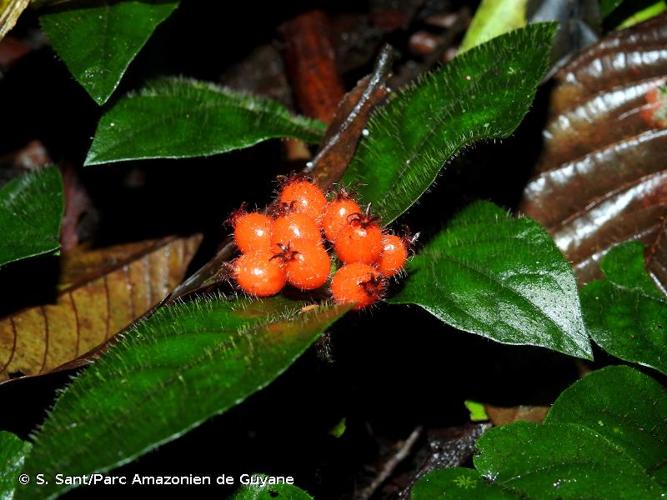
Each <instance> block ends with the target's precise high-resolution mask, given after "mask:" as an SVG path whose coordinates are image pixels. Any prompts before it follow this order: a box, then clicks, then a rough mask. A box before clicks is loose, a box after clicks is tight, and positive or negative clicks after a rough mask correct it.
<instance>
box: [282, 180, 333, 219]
mask: <svg viewBox="0 0 667 500" xmlns="http://www.w3.org/2000/svg"><path fill="white" fill-rule="evenodd" d="M278 202H279V203H280V204H281V205H285V206H287V207H289V209H290V211H292V212H295V213H299V214H304V215H307V216H308V217H311V218H313V219H315V220H319V219H320V218H321V217H322V213H323V212H324V209H325V207H326V205H327V199H326V197H325V196H324V193H323V192H322V190H321V189H320V188H319V187H317V186H316V185H315V184H313V183H312V182H309V181H307V180H303V179H298V180H291V181H288V182H287V183H286V184H285V186H283V188H282V190H281V191H280V195H279V196H278Z"/></svg>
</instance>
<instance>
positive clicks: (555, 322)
mask: <svg viewBox="0 0 667 500" xmlns="http://www.w3.org/2000/svg"><path fill="white" fill-rule="evenodd" d="M407 271H408V278H407V279H406V281H405V285H404V287H403V288H402V289H401V290H400V291H399V292H398V293H397V294H396V295H395V296H393V297H392V298H391V299H389V302H392V303H396V304H417V305H419V306H421V307H423V308H424V309H426V310H427V311H428V312H430V313H431V314H433V315H434V316H436V317H437V318H439V319H440V320H442V321H443V322H445V323H448V324H450V325H453V326H455V327H456V328H459V329H461V330H464V331H467V332H471V333H475V334H478V335H482V336H484V337H488V338H490V339H492V340H495V341H497V342H502V343H506V344H528V345H536V346H541V347H546V348H548V349H553V350H556V351H560V352H563V353H566V354H570V355H572V356H578V357H582V358H590V357H591V346H590V343H589V341H588V336H587V334H586V329H585V327H584V322H583V319H582V315H581V309H580V305H579V297H578V294H577V286H576V282H575V279H574V275H573V273H572V270H571V268H570V266H569V264H568V263H567V262H566V261H565V259H564V258H563V256H562V255H561V254H560V252H559V251H558V249H557V248H556V246H555V244H554V243H553V241H552V239H551V237H550V236H549V234H548V233H547V232H546V231H545V230H544V229H543V228H542V227H541V226H540V225H539V224H537V223H536V222H535V221H533V220H531V219H528V218H513V217H511V216H509V215H508V214H507V213H505V212H504V211H503V210H501V209H500V208H498V207H497V206H495V205H493V204H491V203H487V202H477V203H474V204H472V205H471V206H469V207H467V208H466V209H464V210H463V211H462V212H461V213H459V214H458V215H457V216H456V217H454V219H453V220H452V221H451V222H450V223H449V224H448V226H447V227H446V228H445V229H444V230H442V231H441V232H440V233H439V234H438V235H436V236H435V237H434V238H433V239H432V240H431V241H429V242H428V243H427V244H426V246H425V247H424V249H423V250H422V251H421V252H420V253H419V254H418V255H417V256H415V257H414V258H413V259H412V260H411V261H410V262H409V264H408V267H407Z"/></svg>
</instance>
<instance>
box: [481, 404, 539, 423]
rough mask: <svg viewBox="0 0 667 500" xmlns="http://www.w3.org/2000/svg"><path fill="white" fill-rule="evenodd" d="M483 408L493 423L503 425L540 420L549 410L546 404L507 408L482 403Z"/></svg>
mask: <svg viewBox="0 0 667 500" xmlns="http://www.w3.org/2000/svg"><path fill="white" fill-rule="evenodd" d="M484 410H485V411H486V414H487V415H488V416H489V420H491V422H492V423H493V425H505V424H511V423H512V422H542V421H543V420H544V417H546V416H547V413H548V412H549V407H548V406H527V405H519V406H513V407H509V408H505V407H502V406H493V405H488V404H487V405H484Z"/></svg>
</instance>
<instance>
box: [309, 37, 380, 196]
mask: <svg viewBox="0 0 667 500" xmlns="http://www.w3.org/2000/svg"><path fill="white" fill-rule="evenodd" d="M391 60H392V57H391V48H390V47H389V46H386V47H385V48H384V49H383V50H382V51H381V52H380V55H379V57H378V59H377V61H376V63H375V68H374V69H373V72H372V73H371V74H370V75H368V76H366V77H365V78H362V79H361V80H360V81H359V83H357V85H356V86H355V87H354V88H353V89H352V90H351V91H350V92H348V93H347V94H346V95H345V97H344V98H343V100H342V101H341V103H340V105H339V106H338V110H337V111H336V115H335V116H334V118H333V120H332V122H331V125H329V128H328V129H327V133H326V135H325V136H324V140H323V142H322V147H321V148H320V151H319V153H318V154H317V156H316V157H315V158H314V159H313V162H312V165H311V167H310V169H309V171H308V173H309V174H310V175H311V176H312V178H313V181H314V182H315V183H317V184H318V185H319V186H320V187H322V188H323V189H328V188H330V187H331V185H332V184H334V183H335V182H336V181H338V180H339V179H340V178H341V177H342V176H343V174H344V173H345V169H346V168H347V165H348V163H350V160H351V159H352V155H354V151H355V150H356V149H357V144H358V143H359V139H360V138H361V134H362V133H363V131H364V128H365V127H366V123H367V122H368V118H369V117H370V114H371V112H372V111H373V110H374V109H375V107H376V106H377V105H378V104H380V103H381V102H382V101H383V100H384V98H385V97H386V96H387V94H388V92H389V91H388V89H387V87H386V86H385V83H386V80H387V77H388V76H389V72H390V71H391Z"/></svg>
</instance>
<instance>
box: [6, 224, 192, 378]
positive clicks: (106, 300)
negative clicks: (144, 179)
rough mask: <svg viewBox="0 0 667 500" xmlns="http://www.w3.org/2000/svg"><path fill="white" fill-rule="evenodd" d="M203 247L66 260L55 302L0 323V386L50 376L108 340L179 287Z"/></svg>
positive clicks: (139, 247) (159, 246)
mask: <svg viewBox="0 0 667 500" xmlns="http://www.w3.org/2000/svg"><path fill="white" fill-rule="evenodd" d="M200 241H201V237H200V236H192V237H190V238H169V239H163V240H151V241H144V242H140V243H130V244H125V245H118V246H113V247H109V248H104V249H101V250H92V251H91V250H84V249H80V248H79V249H77V250H74V251H72V252H70V253H68V254H65V255H64V256H63V259H62V271H61V276H60V285H59V294H58V298H57V300H56V302H55V303H54V304H42V305H38V306H35V307H30V308H28V309H24V310H22V311H19V312H16V313H14V314H12V315H11V316H8V317H6V318H4V319H2V320H0V381H2V380H6V379H8V378H15V377H17V376H29V375H40V374H43V373H46V372H49V371H52V370H54V369H55V368H58V367H59V366H61V365H63V364H65V363H67V362H70V361H72V360H73V359H75V358H77V357H79V356H81V355H82V354H84V353H86V352H88V351H90V350H92V349H94V348H96V347H97V346H99V345H100V344H102V343H103V342H105V341H106V340H108V339H109V338H110V337H111V336H113V335H114V334H115V333H117V332H118V331H119V330H121V329H122V328H124V327H125V326H127V325H128V324H130V323H131V322H132V321H133V320H135V319H136V318H138V317H139V316H141V315H142V314H144V313H145V312H146V311H148V310H149V309H150V308H151V307H153V306H154V305H156V304H157V303H159V302H160V301H161V300H163V299H164V298H165V296H166V295H167V294H168V293H169V291H170V290H171V289H172V288H173V287H175V286H176V285H177V284H178V283H180V281H181V280H182V279H183V275H184V273H185V271H186V269H187V266H188V264H189V263H190V260H191V259H192V256H193V255H194V253H195V252H196V250H197V247H198V246H199V242H200Z"/></svg>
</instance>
